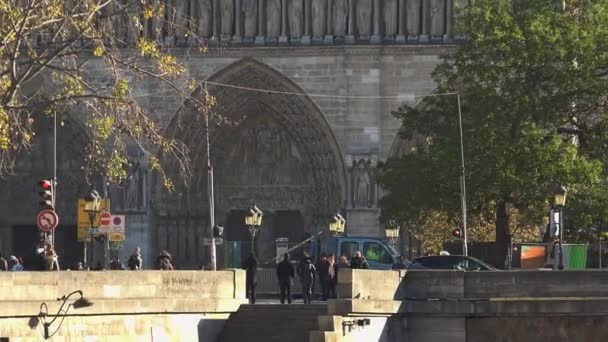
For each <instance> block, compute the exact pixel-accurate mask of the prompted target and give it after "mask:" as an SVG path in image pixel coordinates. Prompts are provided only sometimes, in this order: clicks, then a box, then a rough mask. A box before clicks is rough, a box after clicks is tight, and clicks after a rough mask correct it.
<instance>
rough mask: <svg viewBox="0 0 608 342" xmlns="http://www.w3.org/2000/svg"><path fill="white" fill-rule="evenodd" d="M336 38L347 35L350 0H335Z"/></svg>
mask: <svg viewBox="0 0 608 342" xmlns="http://www.w3.org/2000/svg"><path fill="white" fill-rule="evenodd" d="M332 14H333V21H332V22H333V23H334V25H333V26H334V36H336V37H343V36H345V35H346V25H347V24H346V19H347V18H348V0H334V3H333V11H332Z"/></svg>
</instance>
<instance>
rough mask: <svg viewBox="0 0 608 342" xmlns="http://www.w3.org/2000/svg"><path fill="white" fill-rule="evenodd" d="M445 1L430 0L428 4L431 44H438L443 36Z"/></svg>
mask: <svg viewBox="0 0 608 342" xmlns="http://www.w3.org/2000/svg"><path fill="white" fill-rule="evenodd" d="M445 1H446V0H430V4H429V19H430V25H429V34H430V37H431V41H432V42H440V41H441V40H443V35H444V34H445Z"/></svg>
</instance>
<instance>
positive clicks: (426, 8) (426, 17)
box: [419, 0, 430, 43]
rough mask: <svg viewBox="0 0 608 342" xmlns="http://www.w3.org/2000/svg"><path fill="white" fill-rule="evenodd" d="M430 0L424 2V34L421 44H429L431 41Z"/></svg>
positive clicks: (421, 37)
mask: <svg viewBox="0 0 608 342" xmlns="http://www.w3.org/2000/svg"><path fill="white" fill-rule="evenodd" d="M429 1H430V0H422V34H421V35H420V39H419V42H421V43H428V42H429V41H430V40H429V26H430V25H429V21H430V20H429V19H430V18H429V16H430V4H429Z"/></svg>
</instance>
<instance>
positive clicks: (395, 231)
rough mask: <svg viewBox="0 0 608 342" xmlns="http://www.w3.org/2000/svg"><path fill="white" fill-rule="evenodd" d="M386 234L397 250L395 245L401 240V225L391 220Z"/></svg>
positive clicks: (385, 230)
mask: <svg viewBox="0 0 608 342" xmlns="http://www.w3.org/2000/svg"><path fill="white" fill-rule="evenodd" d="M384 234H385V236H386V240H387V241H388V243H389V244H390V245H391V246H393V248H395V243H396V242H397V239H399V225H398V224H397V221H395V220H389V221H388V223H387V225H386V227H385V228H384Z"/></svg>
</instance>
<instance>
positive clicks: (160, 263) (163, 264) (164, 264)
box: [156, 249, 173, 271]
mask: <svg viewBox="0 0 608 342" xmlns="http://www.w3.org/2000/svg"><path fill="white" fill-rule="evenodd" d="M156 267H158V269H159V270H168V271H172V270H173V264H172V263H171V254H169V252H167V251H166V250H164V249H163V250H162V251H160V253H159V254H158V257H156Z"/></svg>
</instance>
